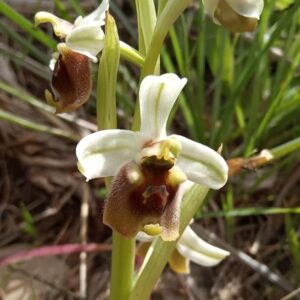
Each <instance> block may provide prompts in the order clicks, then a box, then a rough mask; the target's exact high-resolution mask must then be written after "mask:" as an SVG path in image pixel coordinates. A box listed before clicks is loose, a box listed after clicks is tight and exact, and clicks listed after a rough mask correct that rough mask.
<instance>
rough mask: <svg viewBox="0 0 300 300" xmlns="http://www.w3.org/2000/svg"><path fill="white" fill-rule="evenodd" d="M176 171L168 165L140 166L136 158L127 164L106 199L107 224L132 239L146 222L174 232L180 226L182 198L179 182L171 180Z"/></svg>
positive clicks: (105, 214) (105, 213) (168, 231)
mask: <svg viewBox="0 0 300 300" xmlns="http://www.w3.org/2000/svg"><path fill="white" fill-rule="evenodd" d="M172 172H173V171H172V169H171V170H169V169H166V168H165V166H163V168H161V167H160V166H157V165H149V164H148V165H147V166H140V165H138V164H137V163H136V162H134V161H131V162H128V163H127V164H125V165H123V166H122V167H121V169H120V170H119V172H118V174H117V175H116V176H115V178H114V180H113V183H112V187H111V192H110V194H109V196H108V198H107V200H106V205H105V208H104V219H103V221H104V223H105V224H106V225H108V226H109V227H111V228H112V229H114V230H116V231H117V232H119V233H120V234H122V235H123V236H125V237H128V238H132V237H134V236H135V235H136V234H137V233H138V231H140V230H142V229H143V227H144V226H145V225H148V224H157V223H158V224H160V225H161V227H162V236H163V234H164V232H167V233H166V234H165V235H166V236H167V235H172V234H173V231H174V230H175V231H176V230H177V227H178V211H179V210H178V200H181V199H176V193H177V191H178V188H179V183H178V184H175V185H174V184H173V183H172V180H170V177H172V176H173V173H172ZM169 233H170V234H169ZM171 238H173V237H170V239H171ZM166 239H169V236H167V237H166Z"/></svg>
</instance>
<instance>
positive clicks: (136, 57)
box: [120, 41, 145, 68]
mask: <svg viewBox="0 0 300 300" xmlns="http://www.w3.org/2000/svg"><path fill="white" fill-rule="evenodd" d="M120 54H121V57H122V58H124V59H126V60H128V61H129V62H132V63H134V64H135V65H137V66H138V67H140V68H142V67H143V65H144V62H145V57H144V56H143V55H142V54H141V53H140V52H139V51H137V50H136V49H134V48H133V47H131V46H129V45H128V44H126V43H124V42H122V41H120Z"/></svg>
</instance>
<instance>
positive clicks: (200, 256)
mask: <svg viewBox="0 0 300 300" xmlns="http://www.w3.org/2000/svg"><path fill="white" fill-rule="evenodd" d="M137 240H139V241H141V242H142V243H141V244H140V245H139V247H138V250H137V252H138V254H139V255H141V256H146V253H147V251H148V249H149V247H150V243H151V242H152V240H153V236H149V235H147V234H146V233H144V232H139V233H138V235H137ZM228 255H230V253H229V252H228V251H226V250H223V249H220V248H218V247H215V246H212V245H210V244H208V243H207V242H205V241H204V240H202V239H201V238H200V237H199V236H198V235H197V234H196V233H195V232H194V231H193V230H192V229H191V227H190V226H188V227H187V228H186V229H185V230H184V232H183V234H182V235H181V237H180V239H179V240H178V243H177V245H176V249H175V250H174V251H173V253H172V254H171V256H170V258H169V265H170V267H171V269H172V270H173V271H175V272H177V273H185V274H188V273H190V261H192V262H194V263H196V264H198V265H200V266H203V267H213V266H215V265H217V264H219V263H220V262H221V261H222V260H223V259H224V258H226V257H227V256H228Z"/></svg>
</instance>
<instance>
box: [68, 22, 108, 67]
mask: <svg viewBox="0 0 300 300" xmlns="http://www.w3.org/2000/svg"><path fill="white" fill-rule="evenodd" d="M100 25H101V24H100V21H92V22H90V23H80V24H79V25H78V26H76V27H74V28H73V29H72V31H71V32H70V34H69V35H68V36H67V37H66V45H67V47H68V48H70V49H71V50H73V51H75V52H78V53H81V54H83V55H85V56H87V57H89V58H90V59H91V60H92V61H93V62H97V57H96V55H97V54H98V53H99V52H100V51H101V50H102V49H103V46H104V32H103V31H102V29H101V27H100Z"/></svg>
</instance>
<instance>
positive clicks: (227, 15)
mask: <svg viewBox="0 0 300 300" xmlns="http://www.w3.org/2000/svg"><path fill="white" fill-rule="evenodd" d="M215 18H216V19H217V20H218V21H219V22H220V23H221V24H222V25H223V26H224V27H226V28H227V29H228V30H230V31H231V32H235V33H238V32H245V31H253V30H254V29H255V27H256V24H257V19H256V18H248V17H244V16H241V15H239V14H238V13H236V12H235V11H234V10H233V9H232V8H231V7H230V6H229V5H228V4H227V2H226V0H220V1H219V4H218V7H217V9H216V11H215Z"/></svg>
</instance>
